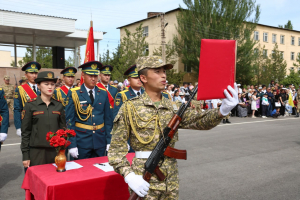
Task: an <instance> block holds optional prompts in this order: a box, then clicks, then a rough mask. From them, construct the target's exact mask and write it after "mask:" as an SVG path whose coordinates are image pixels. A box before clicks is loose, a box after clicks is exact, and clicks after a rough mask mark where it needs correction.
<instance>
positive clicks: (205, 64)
mask: <svg viewBox="0 0 300 200" xmlns="http://www.w3.org/2000/svg"><path fill="white" fill-rule="evenodd" d="M236 48H237V47H236V40H214V39H202V40H201V49H200V64H199V77H198V95H197V100H208V99H223V98H226V97H225V95H224V89H227V86H228V85H230V86H231V87H233V88H234V82H235V68H236Z"/></svg>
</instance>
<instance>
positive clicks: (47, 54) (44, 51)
mask: <svg viewBox="0 0 300 200" xmlns="http://www.w3.org/2000/svg"><path fill="white" fill-rule="evenodd" d="M31 61H33V54H32V48H26V53H25V56H24V57H23V59H22V60H20V61H19V62H18V67H23V66H24V65H25V64H26V63H28V62H31ZM36 61H37V62H38V63H40V64H41V66H42V68H52V48H51V47H45V48H39V49H37V51H36ZM10 65H11V66H14V65H15V62H14V61H12V63H11V64H10Z"/></svg>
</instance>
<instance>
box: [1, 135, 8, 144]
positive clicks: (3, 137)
mask: <svg viewBox="0 0 300 200" xmlns="http://www.w3.org/2000/svg"><path fill="white" fill-rule="evenodd" d="M6 138H7V134H6V133H0V142H4V141H5V140H6Z"/></svg>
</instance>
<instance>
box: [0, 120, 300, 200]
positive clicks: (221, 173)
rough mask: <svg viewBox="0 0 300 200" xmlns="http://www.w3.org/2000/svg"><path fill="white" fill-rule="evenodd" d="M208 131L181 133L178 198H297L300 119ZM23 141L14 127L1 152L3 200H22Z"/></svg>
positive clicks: (241, 122)
mask: <svg viewBox="0 0 300 200" xmlns="http://www.w3.org/2000/svg"><path fill="white" fill-rule="evenodd" d="M231 121H232V122H233V123H232V124H230V125H229V124H226V125H223V124H221V125H219V126H218V127H216V128H214V129H212V130H209V131H194V130H180V133H179V134H180V136H179V137H180V138H179V142H178V143H177V145H176V147H177V148H179V149H186V150H187V151H188V159H187V160H186V161H179V162H178V165H179V171H180V175H179V177H180V199H182V200H189V199H193V200H194V199H201V200H224V199H225V200H241V199H249V200H250V199H251V200H256V199H257V200H258V199H263V200H277V199H278V200H283V199H286V200H294V199H295V200H299V199H300V171H299V169H300V146H299V145H300V133H299V128H300V125H299V123H300V119H299V118H297V119H296V118H294V117H290V118H281V119H277V120H274V119H272V118H268V119H261V118H257V119H251V118H249V119H248V118H247V119H241V118H232V119H231ZM15 143H20V138H18V137H17V136H16V134H15V128H14V126H11V127H10V129H9V137H8V139H7V141H6V142H5V144H4V146H3V147H2V151H1V153H0V200H21V199H22V200H23V199H24V191H23V190H22V189H20V187H21V184H22V180H23V177H24V172H23V168H22V166H21V152H20V147H19V145H9V144H15Z"/></svg>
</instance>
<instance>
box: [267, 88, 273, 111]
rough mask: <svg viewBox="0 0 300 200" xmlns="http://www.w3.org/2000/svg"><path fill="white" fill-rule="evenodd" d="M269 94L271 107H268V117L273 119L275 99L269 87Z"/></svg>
mask: <svg viewBox="0 0 300 200" xmlns="http://www.w3.org/2000/svg"><path fill="white" fill-rule="evenodd" d="M267 94H268V101H269V106H268V111H267V117H271V115H272V114H271V113H272V111H273V105H272V99H273V97H274V95H273V93H272V91H271V88H269V87H268V89H267Z"/></svg>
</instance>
